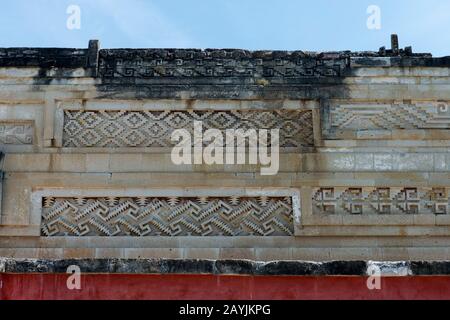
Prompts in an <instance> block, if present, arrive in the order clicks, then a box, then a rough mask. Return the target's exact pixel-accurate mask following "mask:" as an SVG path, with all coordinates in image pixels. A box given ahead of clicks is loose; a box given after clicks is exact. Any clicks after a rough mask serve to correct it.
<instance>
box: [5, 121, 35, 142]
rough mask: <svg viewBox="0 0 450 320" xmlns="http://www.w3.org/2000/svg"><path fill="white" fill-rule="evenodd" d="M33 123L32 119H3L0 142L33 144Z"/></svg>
mask: <svg viewBox="0 0 450 320" xmlns="http://www.w3.org/2000/svg"><path fill="white" fill-rule="evenodd" d="M33 131H34V130H33V124H32V122H31V121H23V122H22V121H17V122H15V121H1V122H0V144H8V145H30V144H33Z"/></svg>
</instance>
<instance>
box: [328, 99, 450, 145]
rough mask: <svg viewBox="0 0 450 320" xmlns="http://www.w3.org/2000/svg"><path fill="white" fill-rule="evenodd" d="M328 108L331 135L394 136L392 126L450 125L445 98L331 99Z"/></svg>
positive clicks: (397, 127) (368, 137)
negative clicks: (432, 99) (377, 100)
mask: <svg viewBox="0 0 450 320" xmlns="http://www.w3.org/2000/svg"><path fill="white" fill-rule="evenodd" d="M326 110H327V111H326V114H325V116H324V117H323V121H324V125H323V128H324V133H325V136H328V137H329V138H333V137H338V138H340V137H347V138H349V137H352V136H351V135H348V134H347V135H346V134H345V133H346V132H347V133H348V132H354V135H353V138H356V139H391V138H390V136H391V132H392V131H393V130H397V131H398V130H425V129H450V105H449V103H448V102H445V101H410V102H398V103H372V102H367V103H343V104H341V103H331V105H330V106H329V107H328V108H327V109H326ZM416 135H417V133H416ZM442 136H443V135H441V137H442ZM392 138H395V137H392ZM411 139H413V140H414V139H415V138H414V137H411Z"/></svg>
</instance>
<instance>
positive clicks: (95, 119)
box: [63, 109, 314, 148]
mask: <svg viewBox="0 0 450 320" xmlns="http://www.w3.org/2000/svg"><path fill="white" fill-rule="evenodd" d="M194 121H202V124H203V130H207V129H212V128H214V129H218V130H220V131H222V134H223V135H224V134H225V130H226V129H243V130H248V129H257V130H260V129H280V132H279V135H280V147H282V148H283V147H292V148H301V147H312V146H313V145H314V134H313V121H312V111H311V110H286V109H283V110H227V111H220V110H219V111H216V110H215V111H197V110H195V111H194V110H190V111H170V110H165V111H124V110H123V111H106V110H103V111H80V110H77V111H75V110H65V111H64V132H63V146H64V147H110V148H114V147H173V146H174V145H175V144H174V142H172V141H171V134H172V132H173V131H174V130H175V129H186V130H188V131H190V132H191V134H193V131H194V130H193V129H194Z"/></svg>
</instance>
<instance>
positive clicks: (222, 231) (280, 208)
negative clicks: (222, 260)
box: [41, 196, 294, 237]
mask: <svg viewBox="0 0 450 320" xmlns="http://www.w3.org/2000/svg"><path fill="white" fill-rule="evenodd" d="M42 200H43V201H42V223H41V235H43V236H171V237H174V236H292V235H293V233H294V224H293V206H292V198H291V197H289V196H287V197H271V196H270V197H267V196H258V197H235V196H231V197H104V198H102V197H73V198H72V197H43V199H42Z"/></svg>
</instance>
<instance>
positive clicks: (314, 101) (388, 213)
mask: <svg viewBox="0 0 450 320" xmlns="http://www.w3.org/2000/svg"><path fill="white" fill-rule="evenodd" d="M449 101H450V59H449V58H447V57H444V58H433V57H431V55H429V54H415V53H412V52H411V50H410V49H405V50H399V51H398V52H395V53H393V52H392V51H391V50H380V51H379V52H356V53H355V52H328V53H309V52H301V51H296V52H284V51H260V52H251V51H245V50H218V49H217V50H194V49H173V50H169V49H107V50H99V49H98V43H97V42H95V41H91V42H90V44H89V48H88V49H41V48H6V49H0V149H1V152H2V153H3V154H4V158H3V160H2V161H1V165H2V167H1V170H2V172H3V180H2V187H3V197H2V202H1V215H0V218H1V223H0V256H5V257H15V258H139V257H141V258H185V259H189V258H190V259H194V258H203V259H219V258H222V259H253V260H279V259H282V260H291V259H295V260H298V259H300V260H319V261H323V260H332V259H337V260H352V259H354V260H368V259H373V260H410V259H413V260H422V259H433V260H445V259H448V258H449V256H450V253H449V252H448V247H449V244H450V203H449V196H450V189H449V188H450V180H449V177H450V152H449V150H450V149H449V146H450V134H449V132H450V131H449V128H450V110H449ZM194 120H202V121H203V123H204V124H205V128H204V129H206V128H216V129H219V131H220V132H225V131H226V130H227V129H237V128H242V129H249V128H254V129H280V154H279V159H280V165H279V171H278V173H277V174H276V175H261V167H262V165H261V164H248V163H241V164H228V163H226V164H213V165H209V164H205V163H194V164H191V165H188V164H182V165H177V164H175V163H173V162H172V161H171V157H170V153H171V150H172V142H171V140H170V134H171V132H173V130H175V129H178V128H185V129H188V130H191V131H192V130H193V128H192V122H193V121H194Z"/></svg>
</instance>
